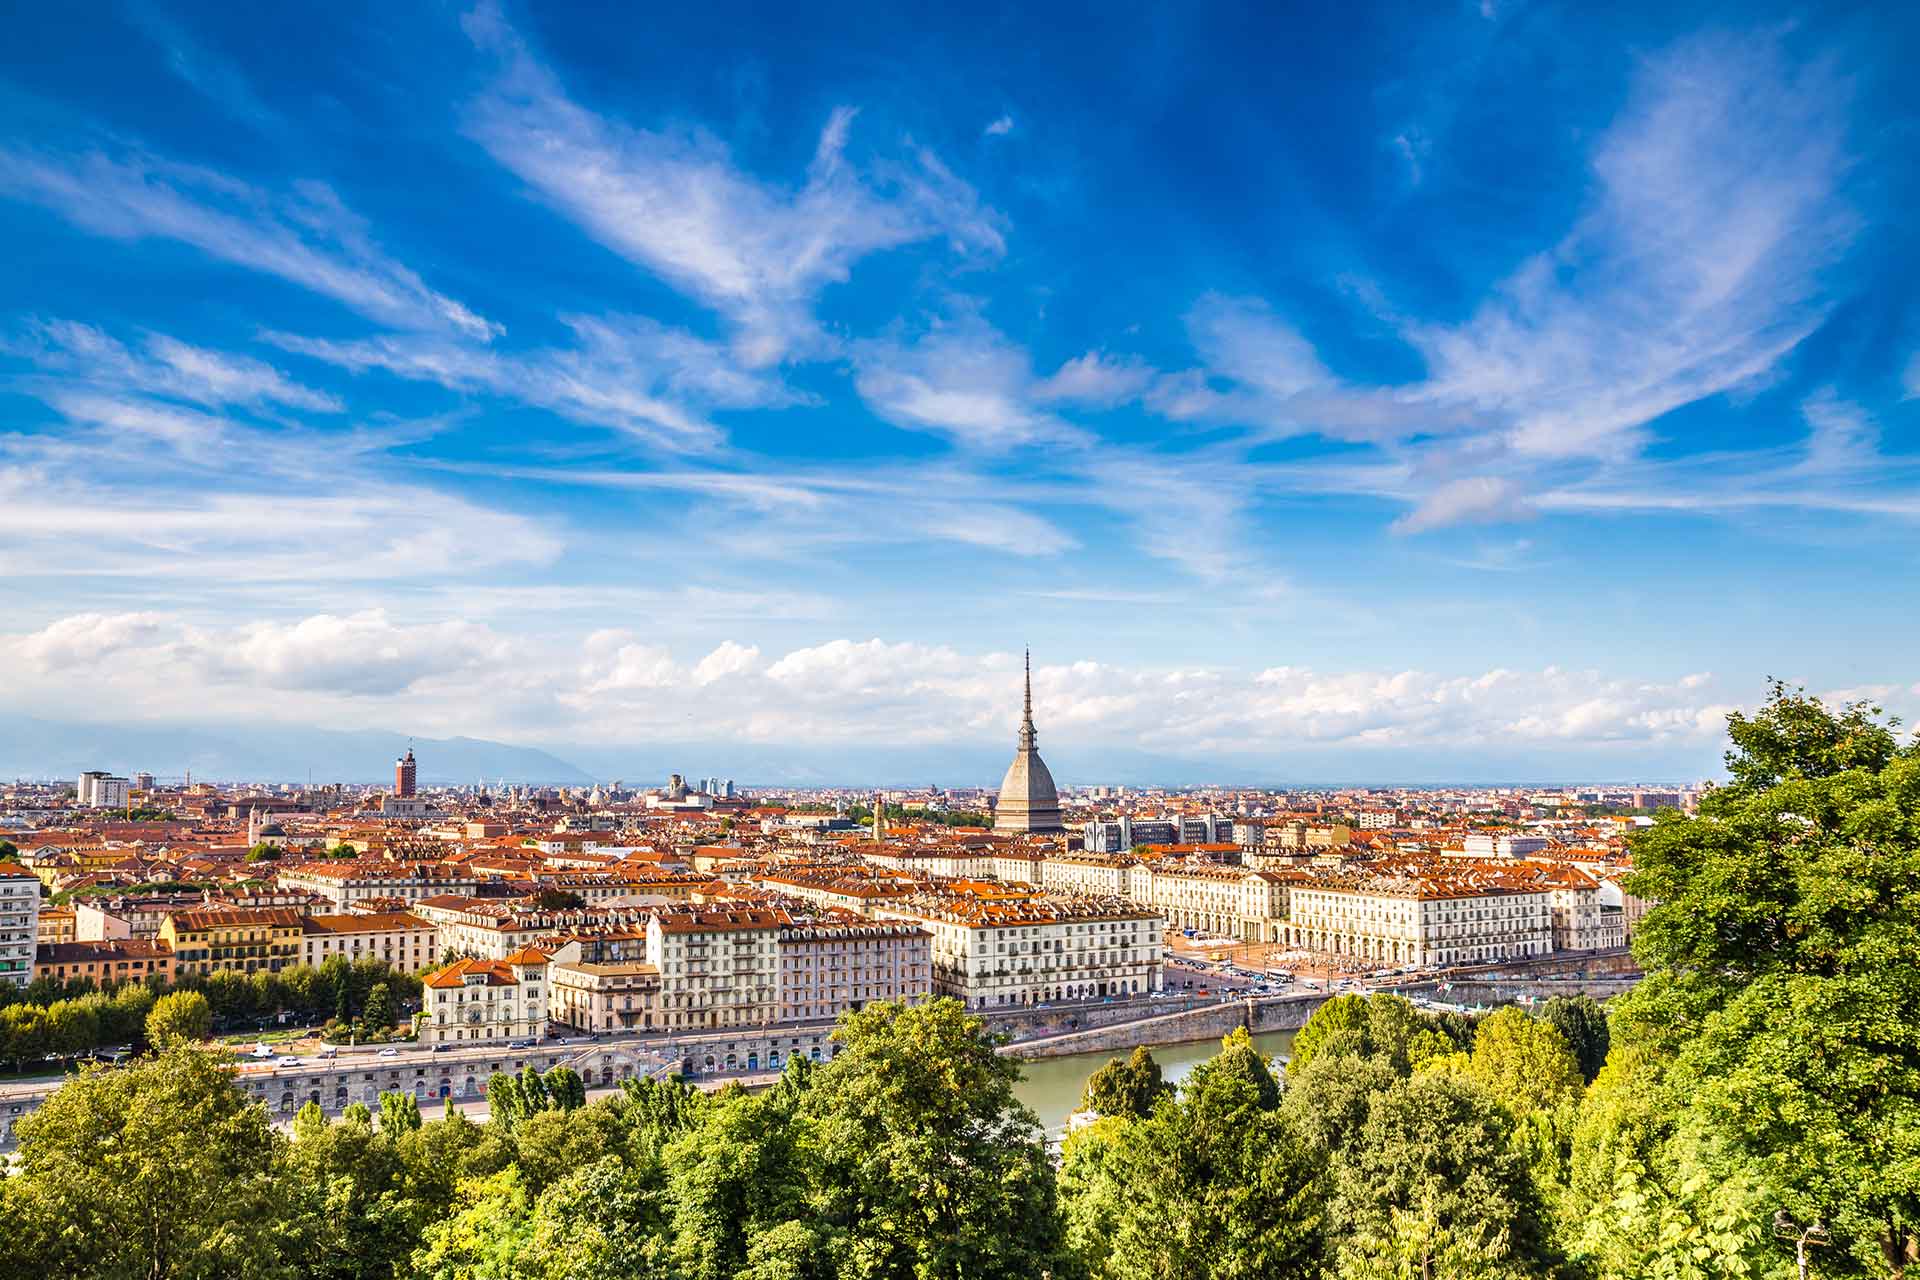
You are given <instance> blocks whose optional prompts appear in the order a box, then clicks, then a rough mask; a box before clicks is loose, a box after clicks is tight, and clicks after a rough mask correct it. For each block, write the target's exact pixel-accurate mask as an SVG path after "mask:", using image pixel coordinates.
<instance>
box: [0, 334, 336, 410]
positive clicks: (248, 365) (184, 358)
mask: <svg viewBox="0 0 1920 1280" xmlns="http://www.w3.org/2000/svg"><path fill="white" fill-rule="evenodd" d="M143 345H144V346H145V348H146V351H145V354H144V355H137V354H135V353H134V352H133V351H131V350H129V349H128V348H127V346H126V345H125V344H123V343H121V342H120V341H119V340H118V339H116V338H113V337H111V336H110V335H108V334H107V333H105V332H104V331H102V330H100V329H97V328H95V327H93V326H92V325H86V324H78V323H75V322H73V321H70V320H48V321H41V322H36V323H33V324H30V325H28V326H26V328H25V330H24V332H23V334H22V336H21V337H20V338H18V339H16V340H13V341H9V342H6V343H4V344H0V354H7V355H13V356H17V357H20V358H22V359H27V360H31V361H32V362H33V363H34V364H35V365H36V366H37V367H39V368H40V369H42V370H44V371H46V372H48V373H52V374H58V375H64V376H69V377H72V378H73V379H75V380H76V382H78V383H80V384H82V385H84V386H85V388H86V389H87V390H88V391H95V392H97V391H101V390H114V391H125V392H133V393H136V394H139V395H150V396H161V397H165V398H167V399H172V400H188V401H192V402H193V403H195V404H202V405H209V406H215V407H218V406H222V405H247V406H253V407H259V406H261V405H268V404H277V405H284V406H286V407H287V408H290V409H306V410H311V411H314V412H318V413H337V412H339V411H340V410H341V409H342V408H343V407H344V406H343V405H342V404H341V403H340V401H339V400H338V399H337V398H336V397H334V396H331V395H328V394H327V393H325V392H322V391H315V390H313V389H312V388H310V387H303V386H301V385H300V384H298V383H296V382H294V381H292V380H291V379H289V378H288V377H287V376H286V374H284V373H282V372H280V370H278V369H276V368H274V367H273V366H272V365H269V364H267V363H265V362H264V361H260V360H255V359H253V358H252V357H250V356H241V355H234V354H231V353H228V352H221V351H210V350H208V349H206V348H204V347H196V346H192V345H190V344H188V343H185V342H181V341H180V340H178V339H177V338H170V337H167V336H166V335H165V334H159V333H150V334H147V335H146V339H145V342H144V344H143Z"/></svg>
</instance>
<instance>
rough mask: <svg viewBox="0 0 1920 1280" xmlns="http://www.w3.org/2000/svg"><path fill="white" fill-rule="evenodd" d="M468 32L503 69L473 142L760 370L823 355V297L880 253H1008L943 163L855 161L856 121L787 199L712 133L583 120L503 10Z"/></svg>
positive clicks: (830, 129)
mask: <svg viewBox="0 0 1920 1280" xmlns="http://www.w3.org/2000/svg"><path fill="white" fill-rule="evenodd" d="M466 28H467V32H468V34H469V35H470V36H471V37H472V38H473V40H474V42H475V43H476V44H477V45H478V46H479V47H480V48H482V49H483V50H486V51H487V52H489V53H491V54H493V55H494V56H495V57H496V58H497V59H498V61H499V74H498V76H497V77H496V79H495V80H494V82H493V83H492V84H491V85H490V86H489V88H488V89H487V90H486V91H485V92H484V93H483V94H482V95H481V96H480V98H479V100H478V101H477V102H475V103H474V104H473V106H472V109H471V111H470V113H469V118H468V125H467V128H468V132H469V133H470V134H471V135H472V137H473V138H474V139H475V140H476V141H477V142H479V143H480V144H481V145H482V146H483V147H485V148H486V149H487V151H488V153H489V154H491V155H492V156H493V157H494V159H495V160H496V161H498V162H499V163H500V164H501V165H503V166H505V167H506V168H507V169H509V170H511V171H512V172H513V173H515V174H517V175H518V176H519V177H520V178H521V179H522V180H523V181H525V182H526V183H527V184H528V186H530V187H532V188H533V189H534V190H535V191H537V192H538V193H540V195H541V196H542V197H543V198H545V199H546V200H547V201H548V202H550V203H551V204H553V205H554V206H555V207H556V208H558V209H559V210H561V211H562V212H563V213H565V214H567V215H568V216H569V217H571V218H573V219H574V220H575V221H576V222H578V223H579V224H580V225H581V226H582V227H583V228H584V229H585V230H586V231H587V232H588V234H590V235H592V236H593V237H594V238H595V239H597V240H599V241H600V242H601V243H602V244H604V245H606V246H607V247H608V248H610V249H612V250H613V251H614V252H616V253H618V254H620V255H622V256H623V257H626V258H628V259H629V260H631V261H633V262H634V263H636V264H638V265H640V266H643V267H645V268H646V269H647V270H649V271H652V272H654V273H655V274H657V275H659V276H660V277H662V278H663V279H665V280H667V281H668V282H670V283H671V284H673V285H674V286H675V287H676V288H678V289H680V290H682V291H684V292H686V293H688V294H690V295H691V296H693V297H695V298H697V299H699V300H700V301H701V302H703V303H705V304H706V305H707V306H710V307H712V308H714V309H715V310H717V311H719V312H720V313H722V314H723V315H725V316H727V317H728V318H729V319H730V320H731V321H732V322H733V323H734V325H735V328H736V344H735V345H736V349H737V350H738V352H739V353H740V355H741V357H742V358H743V359H744V360H746V361H747V362H748V363H750V364H753V365H764V364H769V363H772V362H774V361H777V360H780V359H783V358H786V357H788V356H789V355H796V354H797V355H806V354H818V353H821V352H822V351H823V350H824V349H825V348H826V346H827V345H828V344H827V343H826V341H825V339H824V335H822V334H821V332H820V330H819V326H818V324H817V323H816V321H815V320H814V318H813V314H812V307H813V302H814V299H815V298H816V297H817V296H818V294H819V293H820V292H821V290H822V289H824V288H825V287H826V286H828V285H830V284H835V283H839V282H841V281H844V280H845V279H847V277H848V275H849V273H850V271H851V269H852V267H853V264H854V263H855V262H857V261H858V260H859V259H861V258H863V257H865V256H867V255H868V254H871V253H874V252H876V251H879V250H883V249H891V248H897V247H899V246H901V245H906V244H911V243H915V242H918V241H924V240H929V239H933V238H936V237H943V238H945V239H946V240H947V241H948V242H949V243H951V244H952V245H953V246H954V248H955V249H956V250H958V251H961V252H966V253H973V252H978V253H987V254H997V253H999V252H1001V251H1002V249H1003V248H1004V245H1003V242H1002V234H1001V219H1000V217H999V215H997V214H996V213H994V212H993V211H992V210H990V209H986V208H984V207H982V206H981V205H980V203H979V201H978V199H977V197H976V196H975V194H974V192H973V190H972V189H971V188H970V187H968V186H967V185H966V184H965V183H964V182H962V181H960V180H959V179H958V178H956V177H955V176H954V175H953V174H952V173H951V172H950V171H949V170H947V169H946V167H945V166H944V165H942V164H941V163H940V161H939V159H938V158H937V157H936V156H934V155H933V153H932V152H930V151H927V150H926V149H924V148H914V149H912V150H911V154H910V156H909V158H908V159H907V160H905V161H889V162H881V163H876V165H875V166H873V168H872V170H871V171H868V172H863V171H861V170H860V169H859V168H858V167H857V166H856V165H855V164H854V163H853V162H852V161H851V160H850V159H849V158H848V156H847V145H848V141H849V137H850V134H851V131H852V128H853V123H854V115H855V113H854V111H853V110H852V109H850V108H844V107H843V108H840V109H838V110H836V111H835V112H834V113H833V114H832V115H831V116H830V117H829V118H828V120H827V122H826V125H825V127H824V128H823V129H822V130H821V133H820V137H819V142H818V145H817V147H816V148H815V151H814V156H813V162H812V164H811V165H810V166H809V168H808V170H807V174H806V179H805V181H804V182H803V183H802V184H801V185H800V186H799V187H798V188H797V189H783V188H780V187H778V186H775V185H772V184H769V183H766V182H762V181H760V180H759V179H757V178H755V177H753V176H752V175H750V174H748V173H746V172H745V171H743V170H742V169H741V168H740V167H739V166H738V165H737V164H736V163H735V162H734V160H733V158H732V156H731V155H730V154H729V153H728V151H727V149H726V147H725V145H724V144H722V143H721V142H720V141H719V140H718V139H716V138H713V137H711V136H710V135H707V134H705V133H702V132H699V131H695V130H690V129H680V128H667V129H663V130H660V131H651V130H645V129H636V128H632V127H629V126H627V125H625V124H623V123H620V122H618V121H614V120H609V119H605V118H603V117H600V116H597V115H595V114H593V113H592V112H590V111H588V110H586V109H584V108H582V107H580V106H578V105H577V104H575V103H574V102H572V101H571V100H570V99H569V98H568V97H567V96H566V93H565V91H564V90H563V89H562V88H561V86H560V84H559V82H558V81H557V80H556V78H555V77H554V76H553V74H552V73H551V72H550V71H548V70H547V69H546V68H545V67H543V66H541V65H540V64H539V63H538V62H536V61H535V60H534V58H533V56H532V55H531V54H530V53H529V51H528V50H527V48H526V46H525V44H524V43H523V42H522V41H521V39H520V38H519V36H518V35H517V34H516V33H515V32H514V31H513V30H512V29H511V28H510V27H509V26H508V25H507V23H506V22H505V20H504V19H503V18H502V17H501V15H500V13H499V11H498V8H497V6H495V5H493V4H482V5H481V6H480V7H479V8H477V9H475V10H474V11H473V12H472V13H470V14H469V15H468V16H467V18H466Z"/></svg>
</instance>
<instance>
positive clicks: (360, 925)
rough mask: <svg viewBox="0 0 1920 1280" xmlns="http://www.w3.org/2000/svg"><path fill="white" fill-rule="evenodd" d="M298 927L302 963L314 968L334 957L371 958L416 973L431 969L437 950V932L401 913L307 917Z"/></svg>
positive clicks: (403, 970) (429, 926)
mask: <svg viewBox="0 0 1920 1280" xmlns="http://www.w3.org/2000/svg"><path fill="white" fill-rule="evenodd" d="M300 928H301V929H302V931H303V932H304V935H305V936H304V937H303V938H302V939H301V963H303V964H307V965H311V966H313V967H315V968H318V967H319V966H320V965H323V964H325V963H326V962H327V961H328V960H329V959H331V958H332V957H334V956H345V957H346V958H347V959H348V960H358V959H360V957H362V956H373V957H375V958H377V959H380V960H385V961H386V962H387V963H388V964H389V965H391V966H392V967H393V968H395V969H398V970H399V971H400V972H402V973H416V972H418V971H419V970H421V969H425V968H428V967H429V966H431V965H432V964H433V961H434V956H435V954H436V953H437V952H438V950H439V936H440V935H439V931H438V930H437V929H435V928H434V926H433V925H431V924H429V923H428V922H427V921H425V920H422V919H420V918H419V917H418V916H410V915H407V914H405V913H404V912H393V913H387V914H382V915H362V914H358V913H355V914H350V915H322V916H306V917H304V918H303V919H302V920H301V921H300Z"/></svg>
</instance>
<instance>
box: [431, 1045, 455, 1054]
mask: <svg viewBox="0 0 1920 1280" xmlns="http://www.w3.org/2000/svg"><path fill="white" fill-rule="evenodd" d="M433 1051H434V1052H435V1053H452V1052H453V1046H452V1045H450V1044H437V1045H435V1046H433Z"/></svg>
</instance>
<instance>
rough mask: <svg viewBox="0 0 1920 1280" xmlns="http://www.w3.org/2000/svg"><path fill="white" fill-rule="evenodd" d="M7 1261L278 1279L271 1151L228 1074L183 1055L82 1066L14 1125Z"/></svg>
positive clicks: (275, 1148) (85, 1273) (78, 1271)
mask: <svg viewBox="0 0 1920 1280" xmlns="http://www.w3.org/2000/svg"><path fill="white" fill-rule="evenodd" d="M19 1132H20V1151H19V1171H18V1173H17V1174H16V1175H15V1177H14V1178H12V1179H10V1180H9V1181H8V1184H7V1187H6V1193H5V1194H6V1201H7V1206H8V1216H9V1218H10V1219H11V1222H10V1226H11V1227H12V1228H13V1230H14V1234H12V1235H10V1237H9V1239H8V1241H7V1244H6V1247H5V1250H4V1251H0V1252H6V1253H9V1254H12V1255H13V1256H15V1257H16V1258H19V1259H23V1260H27V1261H29V1262H30V1270H31V1273H32V1274H36V1275H42V1276H70V1277H74V1280H96V1278H97V1280H109V1278H111V1280H122V1278H123V1277H126V1278H130V1277H151V1278H152V1280H173V1278H176V1277H178V1278H181V1280H186V1278H188V1277H192V1278H194V1280H201V1278H204V1280H221V1278H224V1277H236V1278H240V1280H249V1278H253V1277H269V1276H278V1275H281V1274H283V1273H284V1272H285V1271H286V1269H287V1268H286V1266H285V1263H284V1260H283V1258H282V1256H281V1251H280V1244H279V1234H278V1233H279V1231H280V1229H281V1225H282V1221H283V1216H284V1215H283V1208H284V1206H283V1203H282V1201H281V1199H280V1197H279V1194H278V1184H277V1183H276V1180H275V1178H274V1169H275V1164H276V1161H277V1159H278V1156H279V1152H280V1148H281V1140H280V1139H278V1138H277V1137H276V1136H275V1135H274V1133H273V1130H272V1127H271V1126H270V1124H269V1123H268V1120H267V1114H266V1111H265V1109H264V1108H262V1107H260V1106H258V1105H257V1104H256V1103H254V1102H253V1100H252V1099H250V1098H249V1097H248V1096H247V1095H246V1093H245V1091H244V1090H242V1089H241V1088H240V1086H239V1085H238V1084H237V1083H235V1081H234V1079H233V1073H232V1071H231V1070H230V1069H228V1068H226V1067H223V1066H221V1065H220V1064H219V1063H218V1062H216V1061H215V1060H214V1059H213V1058H212V1057H211V1056H210V1055H208V1054H206V1053H204V1052H202V1051H199V1050H196V1049H192V1048H187V1047H184V1046H181V1047H175V1048H172V1049H169V1050H167V1051H166V1052H164V1053H162V1054H161V1055H160V1056H159V1057H158V1058H154V1059H148V1060H144V1061H141V1062H137V1063H135V1064H134V1065H132V1066H129V1067H125V1068H122V1069H119V1070H103V1069H98V1068H87V1069H85V1070H83V1071H82V1072H81V1073H80V1074H79V1075H78V1076H76V1077H74V1078H73V1079H72V1080H71V1081H69V1082H68V1083H67V1085H66V1086H65V1087H63V1088H61V1089H60V1090H58V1091H57V1092H55V1093H54V1094H53V1095H52V1096H51V1097H50V1098H48V1099H47V1101H46V1103H45V1104H44V1105H42V1106H41V1108H40V1109H39V1110H38V1111H36V1112H35V1113H33V1114H32V1115H31V1116H29V1117H27V1118H26V1119H24V1120H22V1121H21V1122H20V1125H19Z"/></svg>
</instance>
